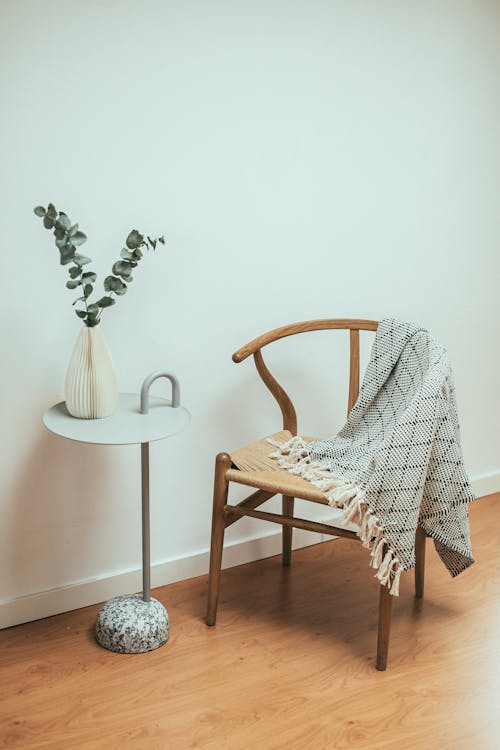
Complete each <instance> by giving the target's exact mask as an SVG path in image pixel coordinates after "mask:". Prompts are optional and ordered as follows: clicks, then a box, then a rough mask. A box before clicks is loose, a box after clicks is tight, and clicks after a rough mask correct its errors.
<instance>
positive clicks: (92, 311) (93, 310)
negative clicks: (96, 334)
mask: <svg viewBox="0 0 500 750" xmlns="http://www.w3.org/2000/svg"><path fill="white" fill-rule="evenodd" d="M87 312H88V314H89V315H92V316H94V317H95V316H96V315H98V314H99V305H98V304H97V303H96V302H93V303H92V304H91V305H89V306H88V307H87Z"/></svg>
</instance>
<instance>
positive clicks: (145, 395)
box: [141, 370, 181, 414]
mask: <svg viewBox="0 0 500 750" xmlns="http://www.w3.org/2000/svg"><path fill="white" fill-rule="evenodd" d="M158 378H167V380H170V382H171V383H172V407H173V408H174V409H175V408H177V407H178V406H180V403H181V387H180V385H179V381H178V380H177V378H176V377H175V375H172V373H171V372H165V371H164V370H159V371H158V372H152V373H151V375H148V376H147V378H146V379H145V380H144V383H143V384H142V387H141V414H148V413H149V389H150V388H151V386H152V384H153V383H154V381H155V380H158Z"/></svg>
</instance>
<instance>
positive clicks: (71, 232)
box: [69, 224, 78, 237]
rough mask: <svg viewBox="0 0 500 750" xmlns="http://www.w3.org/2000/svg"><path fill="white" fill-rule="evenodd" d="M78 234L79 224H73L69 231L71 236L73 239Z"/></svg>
mask: <svg viewBox="0 0 500 750" xmlns="http://www.w3.org/2000/svg"><path fill="white" fill-rule="evenodd" d="M77 232H78V224H73V226H72V227H71V228H70V230H69V236H70V237H73V236H74V235H75V234H76V233H77Z"/></svg>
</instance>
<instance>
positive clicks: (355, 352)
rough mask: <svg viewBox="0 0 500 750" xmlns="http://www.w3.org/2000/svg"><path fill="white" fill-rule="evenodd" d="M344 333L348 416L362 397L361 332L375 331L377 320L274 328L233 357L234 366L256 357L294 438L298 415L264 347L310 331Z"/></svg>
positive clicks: (310, 322)
mask: <svg viewBox="0 0 500 750" xmlns="http://www.w3.org/2000/svg"><path fill="white" fill-rule="evenodd" d="M335 328H336V329H343V330H348V331H349V339H350V347H349V396H348V403H347V413H348V414H349V412H350V410H351V409H352V407H353V406H354V404H355V402H356V399H357V398H358V393H359V332H360V331H376V330H377V328H378V321H377V320H358V319H357V318H331V319H326V320H306V321H304V322H303V323H292V324H291V325H288V326H282V327H281V328H275V329H274V330H273V331H269V332H268V333H264V334H262V336H259V337H258V338H256V339H254V340H253V341H250V343H248V344H245V346H242V347H241V349H238V351H237V352H235V353H234V354H233V362H242V361H243V360H244V359H246V358H247V357H249V356H250V354H253V357H254V361H255V366H256V367H257V371H258V373H259V375H260V377H261V378H262V380H263V382H264V384H265V386H266V387H267V388H268V389H269V390H270V391H271V393H272V395H273V396H274V398H275V399H276V401H277V402H278V405H279V407H280V409H281V413H282V415H283V429H284V430H289V431H290V432H291V433H292V435H296V434H297V413H296V411H295V407H294V405H293V403H292V401H291V399H290V396H289V395H288V394H287V392H286V391H285V390H284V389H283V387H282V386H281V385H280V384H279V383H278V381H277V380H276V379H275V378H274V377H273V376H272V375H271V373H270V372H269V370H268V369H267V366H266V364H265V362H264V358H263V356H262V351H261V349H262V347H263V346H266V344H270V343H272V342H273V341H276V340H277V339H282V338H284V337H285V336H293V334H295V333H306V332H307V331H324V330H328V329H335Z"/></svg>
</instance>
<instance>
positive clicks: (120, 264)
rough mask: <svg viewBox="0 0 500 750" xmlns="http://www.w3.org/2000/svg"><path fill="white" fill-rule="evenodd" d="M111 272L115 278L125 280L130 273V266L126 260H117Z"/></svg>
mask: <svg viewBox="0 0 500 750" xmlns="http://www.w3.org/2000/svg"><path fill="white" fill-rule="evenodd" d="M112 271H113V273H114V274H115V276H123V277H125V278H126V277H127V276H130V274H131V273H132V266H131V265H130V263H129V262H128V260H117V261H116V263H113V268H112Z"/></svg>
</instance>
